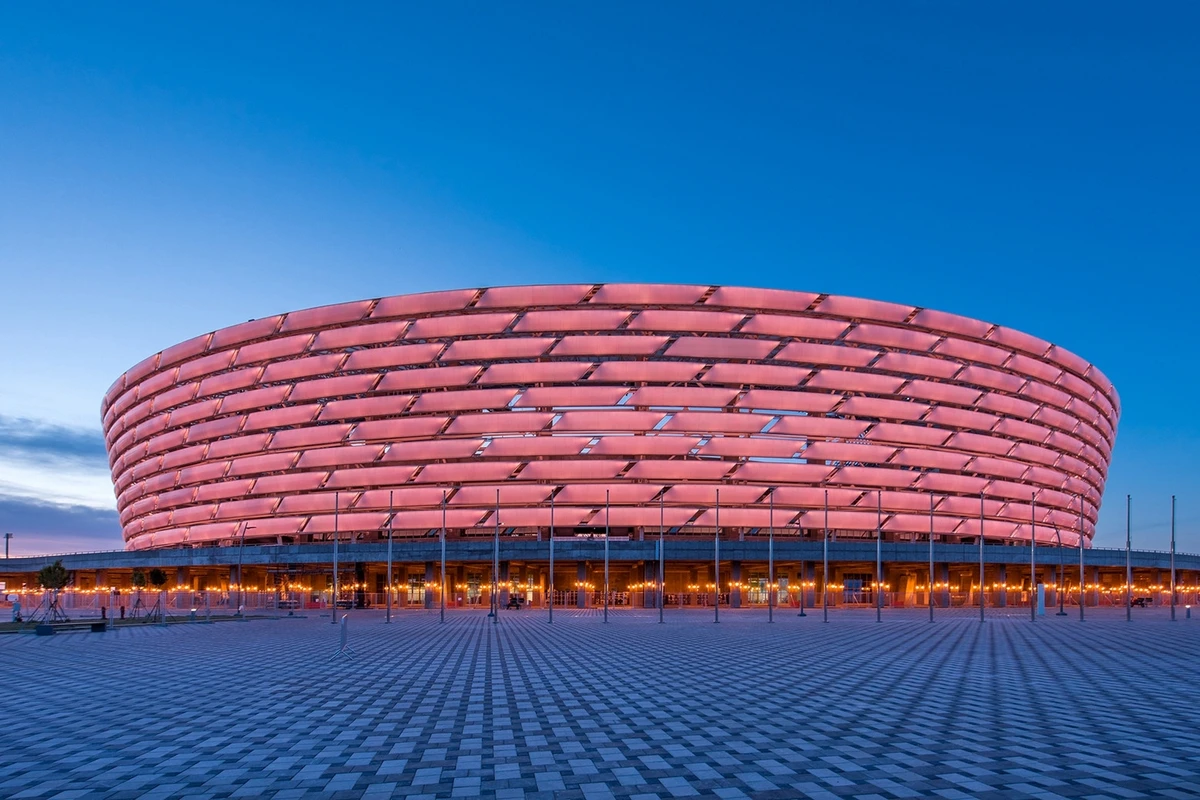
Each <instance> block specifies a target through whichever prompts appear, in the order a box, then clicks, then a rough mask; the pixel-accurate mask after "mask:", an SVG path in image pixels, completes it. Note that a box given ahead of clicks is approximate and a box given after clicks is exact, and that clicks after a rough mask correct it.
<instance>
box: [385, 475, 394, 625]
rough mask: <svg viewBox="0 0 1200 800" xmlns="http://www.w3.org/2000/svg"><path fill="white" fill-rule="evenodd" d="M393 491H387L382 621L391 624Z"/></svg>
mask: <svg viewBox="0 0 1200 800" xmlns="http://www.w3.org/2000/svg"><path fill="white" fill-rule="evenodd" d="M394 494H395V492H394V491H389V492H388V546H387V616H386V617H384V620H383V621H384V622H385V623H387V624H389V625H390V624H391V622H392V517H393V516H394V512H393V511H392V501H393V499H394V497H393V495H394Z"/></svg>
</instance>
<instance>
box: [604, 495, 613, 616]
mask: <svg viewBox="0 0 1200 800" xmlns="http://www.w3.org/2000/svg"><path fill="white" fill-rule="evenodd" d="M608 494H609V491H608V489H605V490H604V624H605V625H607V624H608V530H609V527H610V525H609V521H608V520H609V517H610V516H611V515H612V506H611V505H610V504H609V502H608Z"/></svg>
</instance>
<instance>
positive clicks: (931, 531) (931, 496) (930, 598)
mask: <svg viewBox="0 0 1200 800" xmlns="http://www.w3.org/2000/svg"><path fill="white" fill-rule="evenodd" d="M929 621H930V622H933V493H932V492H930V494H929Z"/></svg>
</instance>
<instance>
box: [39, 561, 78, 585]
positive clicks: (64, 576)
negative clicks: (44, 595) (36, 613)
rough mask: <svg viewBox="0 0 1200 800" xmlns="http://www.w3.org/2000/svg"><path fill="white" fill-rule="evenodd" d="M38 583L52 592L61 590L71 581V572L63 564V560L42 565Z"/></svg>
mask: <svg viewBox="0 0 1200 800" xmlns="http://www.w3.org/2000/svg"><path fill="white" fill-rule="evenodd" d="M37 580H38V585H39V586H41V587H42V588H43V589H49V590H50V591H52V592H60V591H62V590H63V589H65V588H66V586H67V584H68V583H70V582H71V573H69V572H67V568H66V567H64V566H63V565H62V561H61V560H60V561H55V562H54V563H53V564H50V565H48V566H45V567H42V568H41V569H40V570H38V575H37Z"/></svg>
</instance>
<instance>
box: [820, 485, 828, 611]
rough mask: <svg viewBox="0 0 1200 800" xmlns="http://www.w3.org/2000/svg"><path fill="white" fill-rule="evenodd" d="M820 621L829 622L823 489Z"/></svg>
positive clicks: (826, 539) (826, 520)
mask: <svg viewBox="0 0 1200 800" xmlns="http://www.w3.org/2000/svg"><path fill="white" fill-rule="evenodd" d="M821 581H822V584H823V585H822V586H821V621H822V622H829V490H828V489H826V490H825V535H824V537H823V538H822V540H821Z"/></svg>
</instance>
